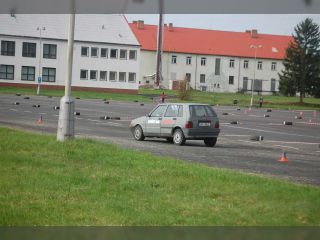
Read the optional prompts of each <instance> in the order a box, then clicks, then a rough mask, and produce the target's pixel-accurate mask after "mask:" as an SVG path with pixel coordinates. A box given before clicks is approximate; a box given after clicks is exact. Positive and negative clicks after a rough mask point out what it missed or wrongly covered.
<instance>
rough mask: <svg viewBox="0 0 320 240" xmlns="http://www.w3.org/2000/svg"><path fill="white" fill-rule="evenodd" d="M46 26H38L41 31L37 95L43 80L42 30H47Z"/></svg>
mask: <svg viewBox="0 0 320 240" xmlns="http://www.w3.org/2000/svg"><path fill="white" fill-rule="evenodd" d="M45 30H46V28H45V27H37V31H39V42H40V51H39V69H38V85H37V95H39V94H40V85H41V82H42V69H41V68H42V67H41V58H42V56H41V55H42V31H45Z"/></svg>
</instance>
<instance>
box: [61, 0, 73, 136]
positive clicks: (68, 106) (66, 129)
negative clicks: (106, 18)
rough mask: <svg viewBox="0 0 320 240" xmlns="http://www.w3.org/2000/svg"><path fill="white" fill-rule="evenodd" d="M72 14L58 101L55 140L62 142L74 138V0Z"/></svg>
mask: <svg viewBox="0 0 320 240" xmlns="http://www.w3.org/2000/svg"><path fill="white" fill-rule="evenodd" d="M71 4H72V14H70V16H69V31H68V50H67V62H68V66H67V74H66V83H65V95H64V97H62V98H61V100H60V111H59V122H58V132H57V140H58V141H64V140H68V139H72V138H74V100H73V98H72V97H71V80H72V63H73V41H74V24H75V14H74V0H72V2H71Z"/></svg>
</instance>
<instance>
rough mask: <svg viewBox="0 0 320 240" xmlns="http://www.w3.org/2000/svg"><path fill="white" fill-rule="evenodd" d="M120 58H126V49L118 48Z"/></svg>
mask: <svg viewBox="0 0 320 240" xmlns="http://www.w3.org/2000/svg"><path fill="white" fill-rule="evenodd" d="M120 59H127V50H125V49H120Z"/></svg>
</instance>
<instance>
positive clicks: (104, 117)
mask: <svg viewBox="0 0 320 240" xmlns="http://www.w3.org/2000/svg"><path fill="white" fill-rule="evenodd" d="M100 119H101V120H109V119H110V117H109V116H102V117H100Z"/></svg>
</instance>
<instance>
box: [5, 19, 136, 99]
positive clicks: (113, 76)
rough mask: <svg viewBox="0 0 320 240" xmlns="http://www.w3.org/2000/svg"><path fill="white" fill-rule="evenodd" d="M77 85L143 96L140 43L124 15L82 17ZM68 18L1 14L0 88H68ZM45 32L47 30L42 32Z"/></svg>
mask: <svg viewBox="0 0 320 240" xmlns="http://www.w3.org/2000/svg"><path fill="white" fill-rule="evenodd" d="M75 24H76V28H75V43H74V56H73V72H72V87H73V89H81V90H90V89H93V90H95V91H96V90H99V91H107V92H108V91H109V92H123V93H137V92H138V88H139V84H138V76H139V75H140V74H139V69H140V61H139V58H140V45H139V43H138V41H137V39H136V38H135V36H134V34H133V33H132V31H131V29H130V27H129V26H128V23H127V22H126V19H125V18H124V17H123V16H121V15H76V22H75ZM67 27H68V16H67V15H50V14H49V15H16V16H14V17H13V16H10V15H0V42H1V54H0V85H3V86H30V87H33V86H34V87H35V86H36V85H37V82H38V78H39V77H40V76H41V80H42V82H41V86H42V87H45V88H63V86H64V83H65V79H66V66H67V64H66V62H67ZM40 30H41V31H40Z"/></svg>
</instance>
